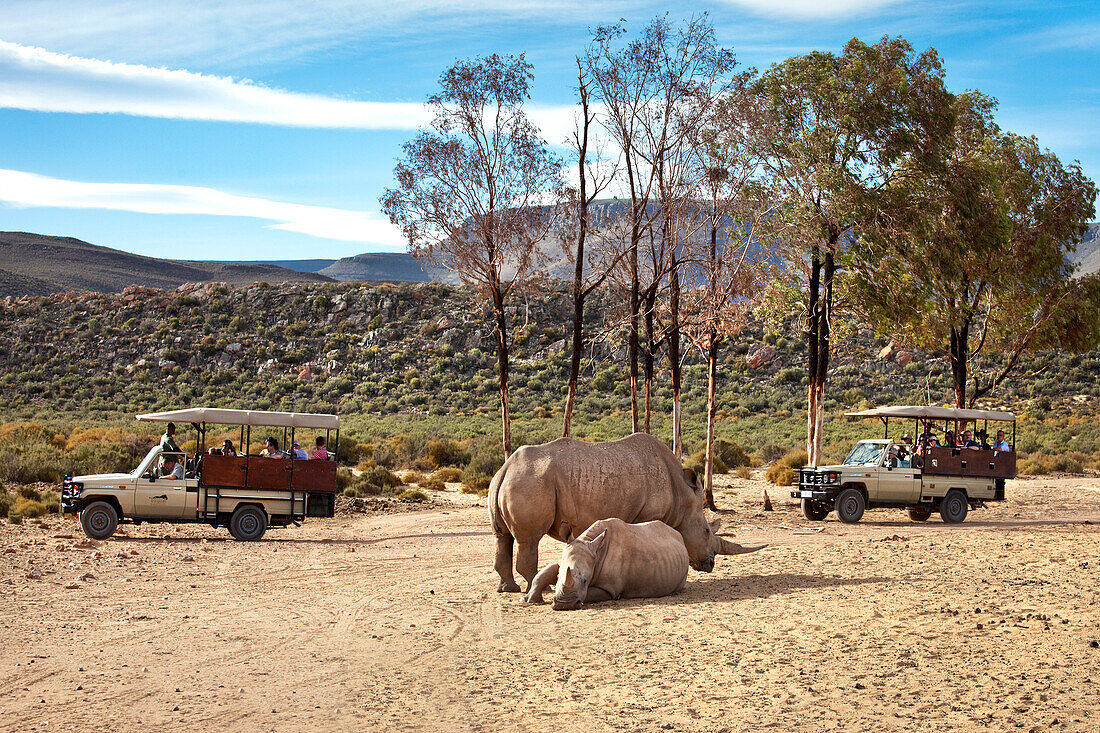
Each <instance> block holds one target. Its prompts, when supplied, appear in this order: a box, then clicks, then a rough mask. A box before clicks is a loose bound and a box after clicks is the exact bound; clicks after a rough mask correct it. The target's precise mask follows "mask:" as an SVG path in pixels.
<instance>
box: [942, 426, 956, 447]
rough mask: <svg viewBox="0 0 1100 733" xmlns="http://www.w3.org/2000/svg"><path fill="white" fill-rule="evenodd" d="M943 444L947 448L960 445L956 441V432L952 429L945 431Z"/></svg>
mask: <svg viewBox="0 0 1100 733" xmlns="http://www.w3.org/2000/svg"><path fill="white" fill-rule="evenodd" d="M943 445H944V447H946V448H957V447H958V445H957V444H956V443H955V433H953V432H951V431H950V430H947V431H945V432H944V434H943Z"/></svg>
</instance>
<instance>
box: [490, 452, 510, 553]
mask: <svg viewBox="0 0 1100 733" xmlns="http://www.w3.org/2000/svg"><path fill="white" fill-rule="evenodd" d="M507 468H508V462H507V461H505V462H504V465H503V466H501V467H500V469H499V470H498V471H497V472H496V474H495V475H494V476H493V480H492V481H490V482H489V500H488V501H487V502H486V504H487V505H488V507H489V524H490V525H491V526H492V528H493V534H495V535H496V536H497V537H503V536H504V535H507V534H511V532H509V531H508V528H507V527H506V526H505V524H504V518H503V517H502V516H501V511H500V485H501V484H502V483H503V482H504V474H505V472H506V469H507Z"/></svg>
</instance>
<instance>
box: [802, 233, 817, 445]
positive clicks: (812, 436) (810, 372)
mask: <svg viewBox="0 0 1100 733" xmlns="http://www.w3.org/2000/svg"><path fill="white" fill-rule="evenodd" d="M820 290H821V259H820V253H819V251H818V250H817V249H816V248H815V249H814V251H813V256H812V259H811V260H810V284H809V292H808V293H807V303H806V312H807V314H808V316H809V323H807V325H806V376H807V378H808V379H809V387H807V389H806V459H807V462H808V463H809V465H811V466H816V465H817V461H816V460H815V455H814V453H815V447H816V445H817V405H818V394H819V392H818V389H817V384H816V381H815V380H816V377H817V356H818V351H817V338H818V330H819V328H818V324H819V323H820V322H821V312H820V310H819V308H818V301H819V300H820Z"/></svg>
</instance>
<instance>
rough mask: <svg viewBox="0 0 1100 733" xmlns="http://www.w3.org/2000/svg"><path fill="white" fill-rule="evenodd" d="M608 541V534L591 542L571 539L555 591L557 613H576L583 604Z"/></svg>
mask: <svg viewBox="0 0 1100 733" xmlns="http://www.w3.org/2000/svg"><path fill="white" fill-rule="evenodd" d="M606 539H607V532H600V533H599V534H598V535H596V537H595V538H594V539H592V540H583V539H570V541H569V543H568V544H566V546H565V549H563V550H562V551H561V561H560V562H559V563H558V581H557V585H556V588H555V590H554V610H555V611H575V610H577V609H578V608H580V607H581V604H583V603H584V599H585V597H586V596H587V595H588V584H589V583H590V582H591V581H592V575H593V573H594V572H595V570H596V564H597V563H598V562H599V560H600V557H601V555H602V554H603V552H604V549H605V546H604V540H606Z"/></svg>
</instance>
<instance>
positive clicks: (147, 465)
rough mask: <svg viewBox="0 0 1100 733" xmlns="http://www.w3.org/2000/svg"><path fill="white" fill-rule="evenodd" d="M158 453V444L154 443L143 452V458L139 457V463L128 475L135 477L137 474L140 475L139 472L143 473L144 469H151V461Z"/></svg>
mask: <svg viewBox="0 0 1100 733" xmlns="http://www.w3.org/2000/svg"><path fill="white" fill-rule="evenodd" d="M159 455H160V446H159V445H154V446H153V447H152V448H150V449H149V452H148V453H146V454H145V458H142V459H141V463H139V464H138V467H137V468H135V469H134V472H133V473H132V474H130V475H131V476H134V477H135V478H136V477H138V476H141V474H143V473H145V472H146V471H149V470H152V465H153V461H154V460H155V459H156V457H157V456H159Z"/></svg>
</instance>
